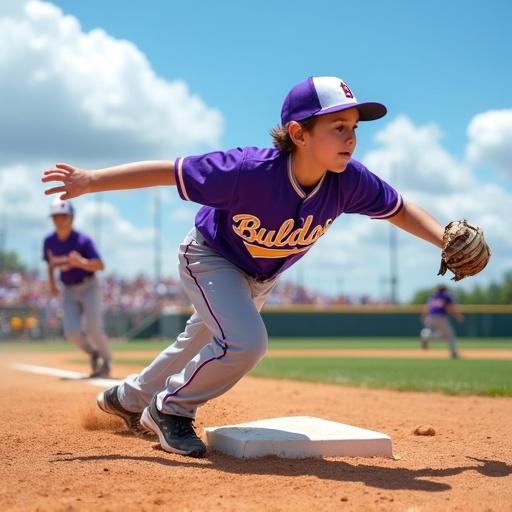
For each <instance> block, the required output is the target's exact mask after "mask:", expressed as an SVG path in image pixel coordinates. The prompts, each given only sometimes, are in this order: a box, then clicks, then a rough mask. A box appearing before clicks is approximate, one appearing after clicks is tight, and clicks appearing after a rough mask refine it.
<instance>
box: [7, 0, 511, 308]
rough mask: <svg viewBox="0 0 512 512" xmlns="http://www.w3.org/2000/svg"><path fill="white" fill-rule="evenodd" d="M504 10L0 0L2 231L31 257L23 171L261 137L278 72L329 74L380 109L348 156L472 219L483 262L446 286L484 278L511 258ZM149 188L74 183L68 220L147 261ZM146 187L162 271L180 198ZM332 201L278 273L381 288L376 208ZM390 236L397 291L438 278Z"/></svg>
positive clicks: (30, 190)
mask: <svg viewBox="0 0 512 512" xmlns="http://www.w3.org/2000/svg"><path fill="white" fill-rule="evenodd" d="M55 6H57V7H58V8H59V9H61V10H59V9H56V8H55ZM510 19H512V3H510V2H508V1H505V0H494V1H487V2H483V1H476V0H470V1H466V2H464V3H455V2H441V1H437V0H436V1H431V2H428V3H425V2H406V1H397V0H394V1H388V2H380V1H359V2H353V3H352V4H350V5H349V4H347V3H346V2H339V1H337V2H334V1H324V0H318V1H316V2H314V3H312V2H306V1H295V2H292V1H282V2H274V1H270V0H263V1H258V2H246V1H238V2H234V1H219V2H201V3H199V2H196V3H194V2H175V1H173V2H171V1H167V2H166V1H151V2H141V1H137V2H121V1H118V0H116V1H108V2H100V1H97V0H91V1H88V2H76V1H68V0H55V1H53V2H51V3H49V2H46V3H45V2H41V1H38V0H19V1H18V0H5V2H2V4H1V5H0V44H2V47H4V48H6V47H8V48H10V52H8V53H4V54H3V55H0V72H1V73H2V76H3V77H4V80H3V81H2V83H0V94H1V95H2V97H3V98H6V99H7V101H5V103H4V111H3V116H2V118H1V119H0V216H2V218H3V219H7V223H8V226H9V228H8V237H7V244H8V247H9V248H13V249H16V250H18V251H19V252H20V254H21V255H22V257H23V259H24V260H25V261H27V262H29V263H31V264H32V262H34V264H35V262H36V261H37V258H34V251H35V249H34V248H36V247H39V244H40V240H41V237H42V236H43V234H44V233H45V232H46V231H48V229H49V228H50V226H49V224H48V220H47V217H46V211H47V207H48V201H46V200H45V198H44V197H43V196H42V187H41V186H40V185H38V184H37V183H38V180H39V176H40V171H41V169H43V168H44V167H45V166H48V165H51V164H53V163H55V161H62V160H67V161H70V162H71V163H74V164H75V165H79V166H84V167H94V166H99V165H112V164H116V163H121V162H124V161H129V160H133V159H149V158H169V159H170V158H174V157H176V156H178V155H182V154H187V153H194V152H201V151H207V150H210V149H219V148H220V149H223V148H226V149H227V148H230V147H233V146H248V145H255V146H266V145H269V144H270V137H269V135H268V133H269V130H270V128H271V127H272V126H274V125H275V124H277V123H278V121H279V112H280V108H281V102H282V100H283V98H284V96H285V94H286V93H287V91H288V90H289V88H290V87H291V86H292V85H293V84H295V83H296V82H298V81H301V80H303V79H304V78H305V77H307V76H310V75H336V76H340V77H342V78H343V79H344V80H345V81H346V82H347V83H348V84H349V85H350V87H351V88H352V90H354V91H355V93H356V95H357V97H358V99H360V100H361V99H362V100H376V101H381V102H383V103H385V104H386V105H387V106H388V111H389V114H388V116H386V117H385V118H384V119H382V120H379V121H376V122H370V123H361V125H360V127H359V130H358V137H359V141H358V149H357V151H356V155H355V156H356V158H358V159H361V160H362V161H363V162H364V163H365V164H367V165H368V166H369V167H370V168H371V169H372V170H373V171H374V172H376V173H377V174H379V175H381V176H382V177H383V178H385V179H388V180H389V181H391V182H392V184H394V185H395V186H396V187H397V188H399V189H400V190H401V191H402V192H403V193H404V196H405V197H406V199H410V200H413V201H415V202H418V203H419V204H421V205H422V206H424V207H425V208H426V209H428V210H429V211H432V213H433V214H434V215H435V216H436V217H437V218H438V219H439V221H440V222H441V223H447V222H449V221H450V220H453V219H454V218H460V217H467V218H469V219H470V220H472V221H473V222H475V223H477V224H480V225H482V227H483V228H484V230H485V231H486V233H488V235H489V238H490V241H491V242H492V246H493V249H494V260H493V264H492V265H491V266H490V267H489V269H486V271H485V273H484V274H482V275H481V276H478V277H477V278H474V279H472V280H468V281H465V282H463V283H462V284H461V286H471V285H472V284H475V283H478V284H485V283H487V282H489V281H490V280H491V279H498V278H500V276H501V275H503V272H504V271H506V270H507V269H510V268H512V256H511V254H512V234H510V230H509V229H508V228H507V227H506V223H504V222H503V219H504V218H508V216H510V215H512V186H511V179H510V178H511V177H512V150H511V149H510V148H512V95H511V91H512V67H511V66H510V56H511V55H512V35H511V31H510ZM97 29H101V30H97ZM123 41H124V42H123ZM20 112H22V113H23V115H20ZM2 141H3V142H2ZM13 170H15V171H16V172H15V173H13ZM154 193H155V192H153V191H137V192H121V193H108V194H104V195H103V196H102V197H101V205H102V206H101V208H98V205H99V204H100V199H99V197H98V196H96V197H91V196H89V197H86V198H80V199H78V200H77V201H76V205H77V207H78V208H77V210H78V215H77V222H78V225H79V227H80V228H83V229H85V230H88V231H90V232H92V234H93V235H95V236H97V237H98V238H99V245H100V249H101V250H102V252H103V253H104V257H105V260H107V266H108V267H109V269H110V270H114V271H117V272H118V273H121V274H122V273H128V274H133V273H136V272H139V271H144V272H147V273H150V274H151V272H152V260H153V256H152V240H153V234H152V231H151V229H152V224H151V222H152V216H151V208H152V206H151V205H152V198H153V196H154ZM160 193H161V194H162V199H163V203H164V216H163V230H164V235H165V244H164V251H165V253H164V272H166V273H175V266H176V249H177V245H178V243H179V241H180V240H181V239H182V238H183V236H184V235H185V233H186V232H187V230H188V227H189V226H191V224H192V221H193V213H194V211H195V210H196V209H197V208H196V207H195V206H192V205H189V204H185V203H183V202H180V201H179V199H177V194H175V192H174V191H172V190H169V189H166V190H162V191H161V192H160ZM2 205H3V206H2ZM98 215H101V219H102V221H101V230H100V229H99V228H98V225H99V224H98V221H97V219H98ZM348 217H354V216H347V218H342V219H339V220H338V221H337V222H336V223H335V227H334V228H333V229H332V231H330V232H329V234H328V236H326V237H324V238H325V240H324V239H322V240H321V241H320V242H319V243H318V246H319V248H318V249H317V248H316V247H315V248H313V249H312V250H311V251H310V254H308V256H307V257H306V258H304V259H303V260H302V262H301V263H300V264H299V265H297V267H296V268H294V269H291V270H290V271H289V272H288V278H289V279H291V280H298V279H300V280H301V281H304V282H306V284H307V285H309V286H312V287H315V288H318V289H321V290H324V291H326V292H328V293H333V292H335V291H339V290H340V289H343V291H344V292H346V293H354V294H359V293H369V294H371V295H374V296H375V295H380V294H381V293H385V290H386V285H383V284H382V283H384V282H385V281H386V279H387V276H388V257H389V254H388V251H387V241H388V232H389V230H388V225H387V223H380V224H379V222H375V221H368V220H367V219H359V218H348ZM382 224H385V225H384V226H383V225H382ZM18 232H21V233H22V235H23V236H17V233H18ZM100 235H101V236H100ZM114 235H117V238H116V236H114ZM399 244H400V255H399V259H400V261H401V268H402V271H401V284H400V297H401V299H402V300H406V299H407V298H408V297H409V296H410V295H411V294H412V293H413V291H414V290H415V289H416V288H418V287H424V286H431V285H434V284H436V283H437V282H438V281H437V280H436V278H435V273H436V270H437V269H436V268H435V267H436V266H437V264H438V258H439V255H438V252H437V251H436V250H435V249H434V248H432V247H430V246H428V245H425V244H424V243H423V242H419V241H415V240H413V239H411V237H409V236H408V235H405V234H403V233H400V234H399ZM326 255H328V256H329V257H326ZM39 265H41V264H40V263H39ZM333 283H337V284H333Z"/></svg>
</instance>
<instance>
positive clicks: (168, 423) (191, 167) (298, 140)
mask: <svg viewBox="0 0 512 512" xmlns="http://www.w3.org/2000/svg"><path fill="white" fill-rule="evenodd" d="M252 93H254V91H249V92H248V94H252ZM385 114H386V107H385V106H384V105H382V104H380V103H375V102H358V101H357V99H356V97H355V95H354V94H353V92H352V90H351V89H350V88H349V87H348V85H347V84H346V83H345V82H343V81H342V80H341V79H339V78H336V77H325V76H324V77H310V78H308V79H307V80H304V81H303V82H301V83H299V84H297V85H296V86H295V87H293V88H292V90H291V91H290V92H289V94H288V96H287V97H286V99H285V101H284V103H283V106H282V110H281V125H280V126H278V127H276V128H275V129H274V130H273V131H272V138H273V141H274V146H275V147H274V148H255V147H247V148H235V149H232V150H229V151H216V152H212V153H208V154H204V155H198V156H185V157H180V158H177V159H176V160H175V161H174V162H173V161H146V162H135V163H130V164H125V165H120V166H116V167H111V168H107V169H99V170H96V171H93V172H91V171H87V170H84V169H80V168H78V167H74V166H72V165H70V164H65V163H63V164H57V165H56V166H55V167H54V168H52V169H48V170H46V171H45V172H44V175H43V182H45V183H47V182H53V181H57V182H60V183H59V184H58V186H54V187H51V188H50V189H48V190H47V191H46V194H60V195H61V198H62V199H70V198H72V197H76V196H79V195H81V194H85V193H91V192H101V191H106V190H121V189H130V188H140V187H150V186H158V185H176V186H177V189H178V193H179V194H180V197H181V198H182V199H183V200H185V201H194V202H196V203H200V204H202V205H203V207H202V208H201V209H200V210H199V212H198V214H197V216H196V219H195V226H194V227H193V229H192V230H191V231H190V232H189V234H188V235H187V236H186V238H185V240H184V241H183V243H182V245H181V246H180V253H179V272H180V278H181V281H182V284H183V286H184V289H185V290H186V292H187V293H188V295H189V298H190V300H191V302H192V304H193V305H194V312H193V314H192V316H191V317H190V319H189V320H188V322H187V325H186V327H185V330H184V332H183V333H181V334H180V335H179V336H178V338H177V340H176V342H175V343H173V344H172V345H170V346H169V347H168V348H166V349H164V350H163V351H162V352H161V353H160V354H159V355H158V356H157V357H156V359H155V360H154V361H153V362H152V363H151V364H150V365H149V366H148V367H147V368H145V369H144V370H142V371H141V372H140V373H139V374H135V375H131V376H129V377H128V378H127V379H126V380H125V381H124V382H123V383H122V384H120V385H119V386H114V387H113V388H111V389H109V390H107V391H105V392H103V393H101V394H100V395H99V396H98V405H99V407H100V408H101V409H102V410H104V411H105V412H108V413H110V414H115V415H117V416H119V417H121V418H123V419H124V421H125V422H126V424H127V425H128V427H129V428H130V429H131V430H132V431H133V432H134V433H137V432H138V431H140V428H141V427H142V428H143V429H144V430H147V431H150V432H153V433H155V434H157V435H158V438H159V441H160V444H161V446H162V448H163V449H164V450H167V451H169V452H174V453H180V454H185V455H190V456H196V457H199V456H203V455H204V454H205V452H206V446H205V444H204V443H203V441H202V440H201V439H200V438H199V437H198V436H197V434H196V432H195V430H194V428H193V425H192V423H193V420H194V418H195V416H196V412H197V409H198V408H199V407H200V406H202V405H203V404H205V403H206V402H207V401H208V400H211V399H213V398H215V397H218V396H220V395H222V394H223V393H225V392H226V391H228V390H229V389H230V388H231V387H232V386H234V385H235V384H236V383H237V382H238V381H239V380H240V379H241V378H242V377H243V376H244V375H245V374H246V373H248V372H249V371H250V370H251V369H252V368H254V366H255V365H256V364H257V363H258V362H259V361H260V359H261V358H262V357H263V356H264V354H265V352H266V350H267V343H268V336H267V331H266V329H265V324H264V323H263V320H262V318H261V315H260V310H261V308H262V306H263V304H264V303H265V301H266V299H267V297H268V296H269V294H270V292H271V291H272V289H273V288H274V286H275V284H276V283H277V280H278V278H279V276H280V275H281V274H282V273H283V272H284V271H286V269H288V268H289V267H291V266H292V265H293V264H294V263H296V262H297V261H298V260H299V259H300V258H301V257H302V256H304V255H305V254H306V253H307V252H308V251H309V249H311V247H312V246H313V245H314V243H315V242H316V241H317V240H319V239H320V237H321V236H323V235H324V234H325V233H326V232H327V231H328V230H329V228H330V226H331V224H332V223H333V222H334V220H335V219H336V218H337V217H338V216H340V215H341V214H349V213H350V214H360V215H365V216H367V217H370V218H373V219H380V220H382V219H385V220H388V221H390V222H391V223H393V224H394V225H395V226H398V227H399V228H401V229H403V230H405V231H408V232H409V233H411V234H413V235H415V236H417V237H419V238H422V239H423V240H426V241H427V242H430V243H432V244H434V245H435V246H437V247H439V248H440V249H441V248H443V245H444V241H443V235H444V228H443V227H442V226H441V225H440V224H439V223H438V222H437V221H436V220H435V219H434V218H433V217H432V216H431V215H430V214H428V213H427V212H426V211H425V210H423V209H422V208H420V207H418V206H416V205H414V204H413V203H410V202H408V201H404V200H403V199H402V196H401V195H400V193H399V192H397V191H396V190H395V189H394V188H393V187H392V186H391V185H389V184H388V183H386V182H385V181H383V180H382V179H380V178H379V177H378V176H376V175H375V174H374V173H372V172H371V171H370V170H369V169H367V168H366V167H365V166H364V165H363V164H362V163H360V162H358V161H357V160H354V159H353V157H352V156H353V153H354V151H355V147H356V135H355V131H356V128H357V126H358V123H359V122H360V121H371V120H374V119H379V118H381V117H382V116H384V115H385ZM249 122H250V120H249ZM128 250H129V248H128ZM443 250H444V249H443ZM459 260H460V257H459Z"/></svg>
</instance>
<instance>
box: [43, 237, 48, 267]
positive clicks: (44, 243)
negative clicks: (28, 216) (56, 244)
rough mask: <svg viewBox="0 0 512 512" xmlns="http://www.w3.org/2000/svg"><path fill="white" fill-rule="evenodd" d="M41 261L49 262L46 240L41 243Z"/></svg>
mask: <svg viewBox="0 0 512 512" xmlns="http://www.w3.org/2000/svg"><path fill="white" fill-rule="evenodd" d="M43 260H44V261H47V262H49V259H48V239H47V238H45V239H44V242H43Z"/></svg>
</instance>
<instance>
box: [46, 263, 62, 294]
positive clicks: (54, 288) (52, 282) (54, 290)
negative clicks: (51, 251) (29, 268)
mask: <svg viewBox="0 0 512 512" xmlns="http://www.w3.org/2000/svg"><path fill="white" fill-rule="evenodd" d="M48 284H49V286H50V293H51V295H53V296H56V295H58V294H59V289H58V288H57V284H56V283H55V274H54V271H53V268H52V266H51V265H48Z"/></svg>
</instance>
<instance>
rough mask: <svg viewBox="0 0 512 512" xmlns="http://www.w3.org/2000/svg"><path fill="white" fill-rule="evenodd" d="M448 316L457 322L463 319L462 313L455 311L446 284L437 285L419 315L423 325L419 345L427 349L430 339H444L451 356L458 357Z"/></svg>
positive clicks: (453, 302)
mask: <svg viewBox="0 0 512 512" xmlns="http://www.w3.org/2000/svg"><path fill="white" fill-rule="evenodd" d="M449 316H452V317H453V318H455V319H456V320H458V321H459V322H463V321H464V315H462V313H459V312H458V311H457V308H456V306H455V301H454V299H453V296H452V295H451V294H450V293H449V292H448V290H447V288H446V286H444V285H439V286H438V287H437V288H436V290H435V292H434V293H433V294H432V295H431V296H430V297H429V299H428V301H427V303H426V304H425V308H424V311H423V314H422V315H421V318H422V321H423V325H424V327H423V329H422V330H421V333H420V337H421V347H422V348H423V349H424V350H427V349H428V344H429V342H430V340H432V339H444V340H446V341H447V342H448V344H449V345H450V354H451V356H452V358H453V359H458V358H459V357H460V355H459V351H458V349H457V338H456V336H455V330H454V329H453V327H452V325H451V324H450V320H449V318H448V317H449Z"/></svg>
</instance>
